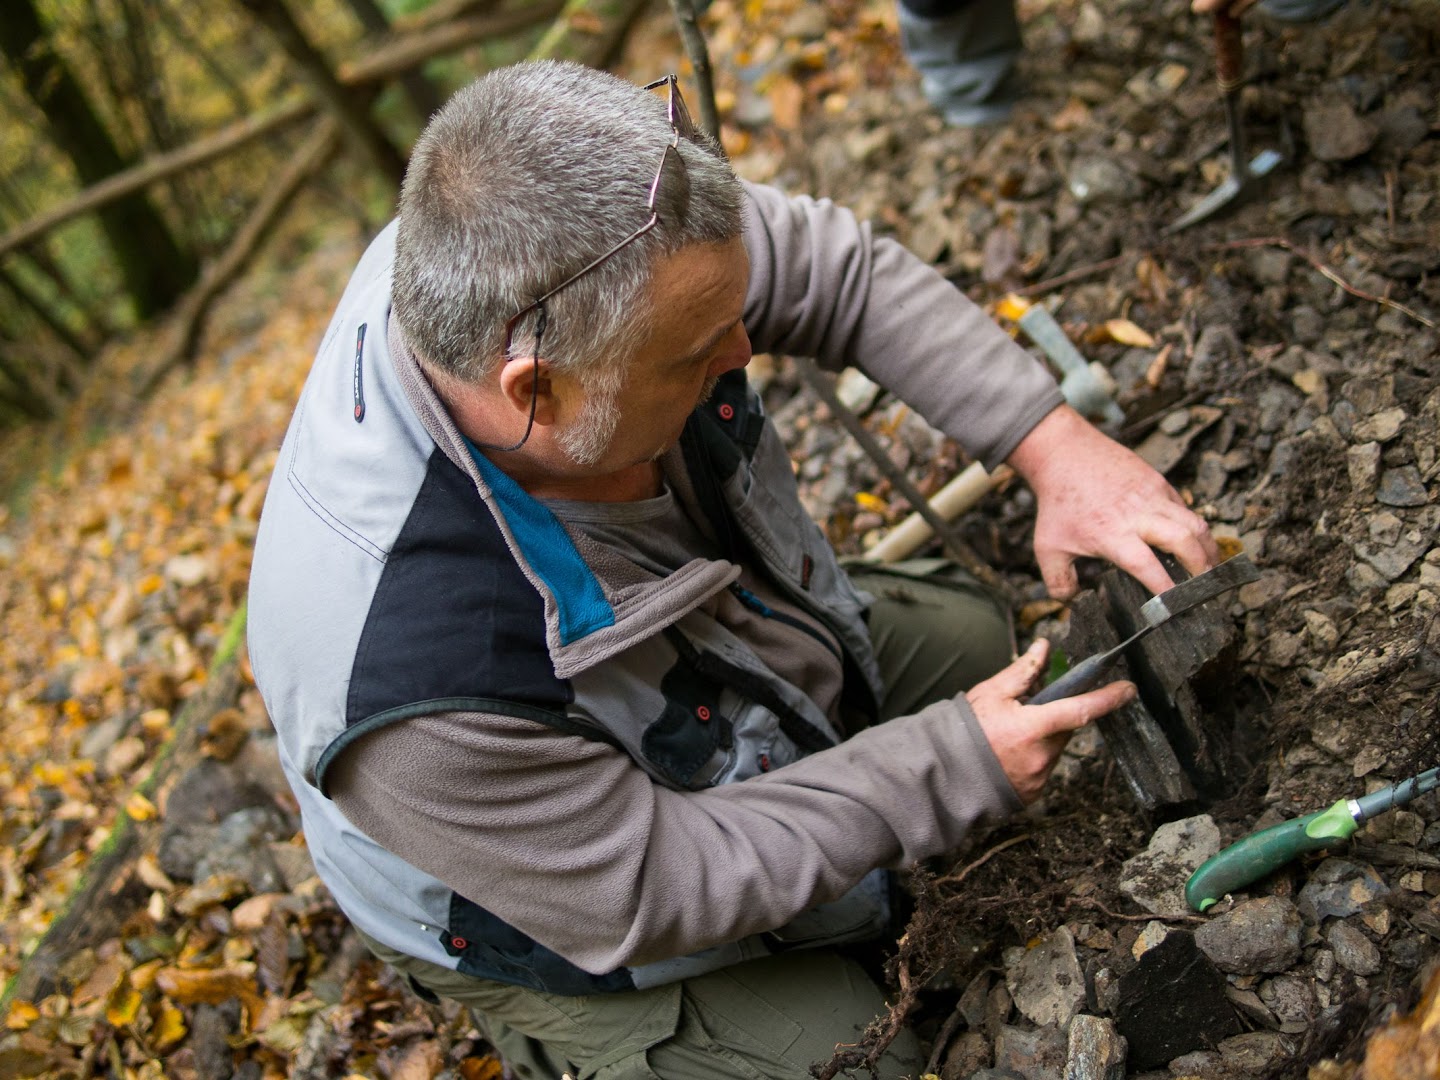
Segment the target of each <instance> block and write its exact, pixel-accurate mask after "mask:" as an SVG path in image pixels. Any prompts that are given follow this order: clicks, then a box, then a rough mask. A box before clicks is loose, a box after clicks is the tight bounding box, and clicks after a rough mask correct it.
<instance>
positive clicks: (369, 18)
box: [345, 0, 440, 124]
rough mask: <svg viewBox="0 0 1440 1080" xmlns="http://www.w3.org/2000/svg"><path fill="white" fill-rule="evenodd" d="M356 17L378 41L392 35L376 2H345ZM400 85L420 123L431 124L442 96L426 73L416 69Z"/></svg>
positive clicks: (388, 21)
mask: <svg viewBox="0 0 1440 1080" xmlns="http://www.w3.org/2000/svg"><path fill="white" fill-rule="evenodd" d="M345 2H346V4H348V5H349V7H350V10H351V11H353V12H354V13H355V17H356V18H357V19H359V20H360V25H361V26H363V27H364V28H365V33H366V34H367V35H368V36H372V37H374V38H376V39H380V38H384V37H386V36H387V35H389V33H390V20H389V19H387V18H386V17H385V12H383V11H381V10H380V5H379V4H377V3H376V2H375V0H345ZM400 85H401V86H402V87H403V88H404V90H405V96H406V97H408V98H409V99H410V106H411V108H413V109H414V110H415V112H416V114H417V115H418V116H419V117H420V123H421V124H425V123H427V122H429V120H430V117H431V115H432V114H433V113H434V112H435V110H436V109H438V108H440V95H439V94H438V93H437V92H436V90H435V87H433V86H432V85H430V80H429V79H427V78H426V77H425V73H424V71H422V70H420V69H418V68H417V69H416V70H414V71H411V72H408V73H406V74H405V75H402V76H401V77H400Z"/></svg>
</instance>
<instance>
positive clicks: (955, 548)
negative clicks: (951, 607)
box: [795, 357, 1015, 602]
mask: <svg viewBox="0 0 1440 1080" xmlns="http://www.w3.org/2000/svg"><path fill="white" fill-rule="evenodd" d="M795 365H796V367H797V369H798V370H799V372H800V376H801V378H803V379H804V380H805V384H806V385H807V386H809V387H810V389H811V390H813V391H814V392H815V395H816V396H817V397H819V398H820V400H821V401H823V402H824V403H825V406H826V407H827V408H828V409H829V410H830V412H831V413H832V414H833V415H834V417H835V419H837V420H839V421H840V423H841V425H842V426H843V427H844V428H845V430H846V431H848V432H849V433H850V436H851V438H853V439H854V440H855V441H856V442H857V443H859V444H860V449H862V450H864V451H865V453H866V455H867V456H868V457H869V458H870V460H871V461H873V462H874V463H875V467H876V468H878V469H879V470H880V471H881V472H882V473H884V474H885V476H886V477H888V478H889V480H890V482H891V483H892V484H894V485H895V487H896V488H897V489H898V490H899V492H900V494H901V495H903V496H904V497H905V501H906V502H908V503H909V504H910V508H911V509H912V510H914V511H915V512H916V513H917V514H919V515H920V516H921V517H922V518H924V519H925V523H926V524H927V525H929V526H930V528H931V529H932V530H934V532H935V535H936V536H938V537H939V538H940V541H941V543H943V544H944V545H945V551H946V552H947V553H948V554H949V556H950V557H951V558H952V559H954V560H955V561H956V562H958V563H959V564H960V565H961V566H963V567H964V568H965V569H966V570H967V571H969V572H970V574H971V575H973V576H974V577H975V578H976V579H977V580H979V581H980V582H981V583H982V584H984V585H986V586H987V587H989V588H990V589H991V590H992V591H994V592H996V593H999V594H1000V596H1002V597H1004V598H1005V600H1006V601H1010V602H1013V601H1014V599H1015V597H1014V592H1013V590H1012V589H1011V588H1010V584H1009V582H1007V581H1006V580H1005V579H1004V578H1002V577H1001V576H1000V575H999V574H998V573H997V572H996V571H995V570H994V569H993V568H992V567H990V566H989V565H988V564H987V563H986V562H985V560H984V559H982V558H980V556H979V554H978V553H977V552H976V551H975V550H974V549H973V548H972V547H971V546H970V545H969V544H967V543H965V541H964V540H962V539H961V538H960V534H959V533H958V531H957V530H956V529H955V527H954V526H953V525H952V524H951V523H950V522H948V521H946V520H945V519H944V518H943V517H941V516H940V514H939V513H938V512H937V511H936V510H935V508H934V507H933V506H931V505H930V501H929V500H928V499H926V498H925V496H924V494H923V493H922V492H921V491H920V489H919V488H917V487H916V486H915V484H914V482H913V481H912V480H911V479H910V477H909V476H907V475H906V474H905V470H904V469H902V468H900V466H898V465H896V464H895V462H894V461H892V460H891V459H890V455H889V454H887V453H886V452H885V448H884V447H883V446H881V445H880V444H879V442H877V441H876V439H875V437H874V436H873V435H871V434H870V432H869V431H867V430H866V429H865V425H864V424H862V423H861V422H860V418H859V417H858V416H856V415H855V413H854V412H853V411H852V410H851V409H850V408H848V407H847V406H846V405H845V403H844V402H843V401H841V400H840V395H839V394H837V393H836V392H835V388H834V387H833V386H831V385H830V380H829V379H828V378H827V377H826V375H825V374H824V373H823V372H821V371H820V369H819V368H818V367H817V366H816V365H815V362H814V361H813V360H810V359H808V358H806V357H795Z"/></svg>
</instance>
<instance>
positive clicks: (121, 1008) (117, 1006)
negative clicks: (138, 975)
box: [105, 981, 144, 1028]
mask: <svg viewBox="0 0 1440 1080" xmlns="http://www.w3.org/2000/svg"><path fill="white" fill-rule="evenodd" d="M143 1000H144V995H143V994H141V993H140V991H139V990H137V989H136V988H135V987H133V986H131V985H130V983H129V982H128V981H126V982H125V983H122V984H121V985H120V986H119V987H117V988H116V990H115V993H114V994H112V995H111V996H110V1001H109V1003H108V1004H107V1005H106V1006H105V1021H106V1023H108V1024H109V1025H110V1026H111V1027H117V1028H120V1027H128V1026H129V1025H131V1024H133V1023H134V1022H135V1017H137V1016H138V1015H140V1003H141V1002H142V1001H143Z"/></svg>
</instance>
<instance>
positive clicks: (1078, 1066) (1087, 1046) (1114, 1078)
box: [1065, 1013, 1129, 1080]
mask: <svg viewBox="0 0 1440 1080" xmlns="http://www.w3.org/2000/svg"><path fill="white" fill-rule="evenodd" d="M1128 1048H1129V1047H1128V1044H1127V1043H1126V1041H1125V1039H1124V1038H1123V1037H1122V1036H1121V1034H1120V1032H1119V1031H1118V1030H1117V1029H1116V1027H1115V1022H1114V1021H1113V1020H1107V1019H1105V1018H1104V1017H1100V1016H1090V1015H1088V1014H1086V1013H1079V1014H1078V1015H1076V1016H1075V1018H1074V1019H1073V1020H1071V1021H1070V1036H1069V1048H1068V1050H1067V1053H1066V1057H1065V1080H1125V1055H1126V1053H1127V1051H1128Z"/></svg>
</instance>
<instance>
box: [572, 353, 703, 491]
mask: <svg viewBox="0 0 1440 1080" xmlns="http://www.w3.org/2000/svg"><path fill="white" fill-rule="evenodd" d="M719 382H720V376H718V375H711V376H710V377H709V378H707V379H706V380H705V383H704V385H703V386H701V388H700V397H699V399H698V400H697V401H696V402H695V407H696V408H697V409H698V408H699V407H700V406H701V405H704V404H705V402H707V401H709V400H710V395H711V394H713V393H714V392H715V387H716V386H717V385H719ZM621 389H622V382H621V380H619V379H605V378H601V379H597V380H596V381H595V385H593V386H590V387H587V388H586V394H585V404H584V405H582V406H581V408H580V413H579V415H577V416H576V417H575V420H574V422H573V423H572V424H570V425H569V426H568V427H567V428H566V429H565V430H564V431H563V432H561V433H560V435H559V436H558V437H557V438H558V441H559V443H560V449H561V450H563V451H564V452H565V456H566V457H568V458H569V459H570V460H571V461H572V462H574V463H575V464H576V465H579V466H581V467H583V468H589V467H591V466H593V465H597V464H599V462H600V460H601V459H602V458H603V457H604V456H605V454H606V453H607V452H608V451H609V449H610V444H611V443H612V442H614V441H615V431H616V429H617V428H618V427H619V426H620V410H619V408H618V407H617V406H618V403H619V401H620V391H621ZM669 449H670V447H669V446H662V447H660V448H659V449H658V450H656V451H655V454H654V455H653V457H652V458H651V460H652V461H653V460H655V459H657V458H659V457H661V456H662V455H664V454H665V452H666V451H668V450H669Z"/></svg>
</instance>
